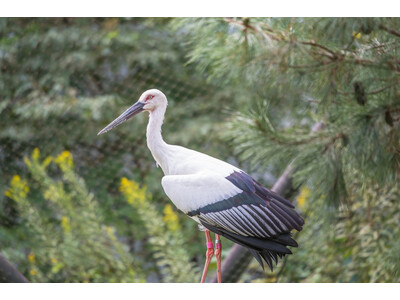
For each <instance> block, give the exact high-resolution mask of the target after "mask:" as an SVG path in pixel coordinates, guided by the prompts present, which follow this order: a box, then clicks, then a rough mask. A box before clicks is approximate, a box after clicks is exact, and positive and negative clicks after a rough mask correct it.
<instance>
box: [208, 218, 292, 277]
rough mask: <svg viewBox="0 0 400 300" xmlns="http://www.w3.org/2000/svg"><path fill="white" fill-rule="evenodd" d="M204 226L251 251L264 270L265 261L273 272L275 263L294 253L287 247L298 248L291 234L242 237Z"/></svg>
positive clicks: (211, 226)
mask: <svg viewBox="0 0 400 300" xmlns="http://www.w3.org/2000/svg"><path fill="white" fill-rule="evenodd" d="M202 224H203V226H204V227H206V228H207V229H208V230H210V231H212V232H214V233H216V234H219V235H222V236H224V237H226V238H227V239H229V240H231V241H233V242H235V243H236V244H239V245H241V246H244V247H246V248H247V249H249V251H250V253H251V254H252V255H253V256H254V257H255V259H256V260H257V261H258V263H259V264H260V265H261V267H262V268H263V269H264V263H263V260H264V261H265V262H266V263H267V265H268V267H269V268H270V269H271V271H273V269H274V264H273V262H275V265H276V264H277V263H278V259H279V258H280V259H282V258H283V257H284V256H285V255H287V254H292V251H290V249H288V248H287V246H291V247H297V242H296V241H295V240H294V239H293V238H292V237H291V235H290V233H285V234H281V235H279V236H276V237H273V238H257V237H251V236H241V235H238V234H235V233H232V232H230V231H227V230H225V229H223V228H221V227H215V226H213V225H211V224H209V223H203V222H202Z"/></svg>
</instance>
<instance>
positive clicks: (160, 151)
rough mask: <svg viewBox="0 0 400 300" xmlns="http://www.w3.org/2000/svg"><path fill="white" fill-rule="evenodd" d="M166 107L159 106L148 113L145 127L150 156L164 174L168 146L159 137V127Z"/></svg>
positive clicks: (166, 170)
mask: <svg viewBox="0 0 400 300" xmlns="http://www.w3.org/2000/svg"><path fill="white" fill-rule="evenodd" d="M166 108H167V107H163V106H159V107H157V108H156V109H155V110H153V111H151V112H150V116H149V124H148V125H147V133H146V136H147V146H148V147H149V149H150V151H151V154H152V155H153V157H154V159H155V160H156V161H157V163H158V165H159V166H161V168H162V169H163V171H164V174H167V172H168V165H167V156H168V146H169V145H168V144H167V143H166V142H164V140H163V138H162V135H161V126H162V124H163V121H164V115H165V111H166Z"/></svg>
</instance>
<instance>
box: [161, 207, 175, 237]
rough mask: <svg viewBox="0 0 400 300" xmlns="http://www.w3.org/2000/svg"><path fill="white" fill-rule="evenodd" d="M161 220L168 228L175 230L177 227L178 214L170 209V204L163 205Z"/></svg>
mask: <svg viewBox="0 0 400 300" xmlns="http://www.w3.org/2000/svg"><path fill="white" fill-rule="evenodd" d="M163 220H164V222H165V224H167V227H168V229H169V230H171V231H177V230H178V229H179V220H178V215H177V214H176V213H175V212H174V210H173V209H172V206H171V204H167V205H165V207H164V217H163Z"/></svg>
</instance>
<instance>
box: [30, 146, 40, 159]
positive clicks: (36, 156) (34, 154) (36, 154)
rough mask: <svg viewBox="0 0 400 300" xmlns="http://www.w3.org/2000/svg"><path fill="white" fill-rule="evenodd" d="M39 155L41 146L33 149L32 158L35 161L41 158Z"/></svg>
mask: <svg viewBox="0 0 400 300" xmlns="http://www.w3.org/2000/svg"><path fill="white" fill-rule="evenodd" d="M39 155H40V150H39V148H35V149H33V152H32V159H33V160H34V161H37V160H39Z"/></svg>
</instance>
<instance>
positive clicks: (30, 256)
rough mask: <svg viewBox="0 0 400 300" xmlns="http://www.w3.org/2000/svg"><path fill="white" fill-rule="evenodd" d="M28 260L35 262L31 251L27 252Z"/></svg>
mask: <svg viewBox="0 0 400 300" xmlns="http://www.w3.org/2000/svg"><path fill="white" fill-rule="evenodd" d="M28 260H29V261H30V262H31V263H35V254H33V253H32V252H31V253H29V254H28Z"/></svg>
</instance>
